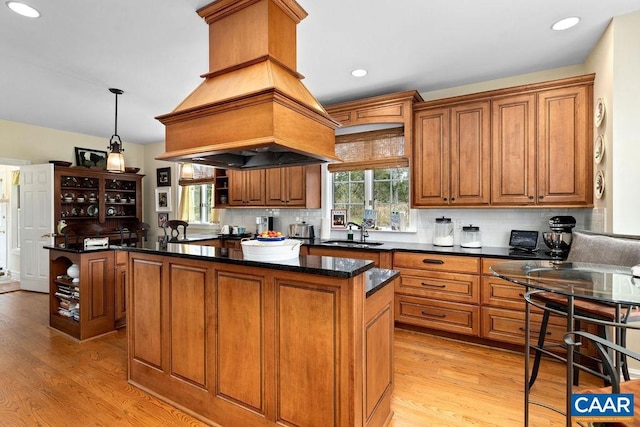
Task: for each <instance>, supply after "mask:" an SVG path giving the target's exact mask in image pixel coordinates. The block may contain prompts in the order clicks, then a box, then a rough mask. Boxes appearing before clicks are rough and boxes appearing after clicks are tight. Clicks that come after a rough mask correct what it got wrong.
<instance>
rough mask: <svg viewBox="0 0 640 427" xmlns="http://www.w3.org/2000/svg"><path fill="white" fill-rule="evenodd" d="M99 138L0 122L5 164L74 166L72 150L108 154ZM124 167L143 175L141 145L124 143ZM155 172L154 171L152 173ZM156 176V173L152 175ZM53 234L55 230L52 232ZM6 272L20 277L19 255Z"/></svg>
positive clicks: (11, 257)
mask: <svg viewBox="0 0 640 427" xmlns="http://www.w3.org/2000/svg"><path fill="white" fill-rule="evenodd" d="M110 136H111V135H105V137H104V138H99V137H95V136H90V135H82V134H78V133H73V132H66V131H61V130H57V129H50V128H44V127H40V126H33V125H28V124H24V123H18V122H11V121H8V120H0V153H1V156H2V158H3V159H5V163H7V164H13V165H18V164H25V161H26V162H30V163H32V164H38V163H47V162H48V161H49V160H64V161H69V162H72V163H73V164H75V150H74V148H75V147H81V148H92V149H95V150H102V151H107V146H108V145H109V137H110ZM123 146H124V148H125V152H124V156H125V163H126V165H127V166H132V167H139V168H141V171H140V173H144V171H145V168H144V163H145V161H144V159H145V158H144V150H143V146H142V145H140V144H130V143H127V142H126V141H125V142H124V143H123ZM154 171H155V170H154ZM154 173H155V172H154ZM142 188H143V191H144V188H145V180H144V179H143V181H142ZM15 199H17V197H15V198H11V200H10V201H9V203H10V206H12V207H14V208H15V203H17V202H16V200H15ZM51 231H54V230H51ZM8 268H9V269H10V270H11V271H12V273H13V272H16V273H17V274H19V269H20V252H19V250H15V251H10V253H9V260H8Z"/></svg>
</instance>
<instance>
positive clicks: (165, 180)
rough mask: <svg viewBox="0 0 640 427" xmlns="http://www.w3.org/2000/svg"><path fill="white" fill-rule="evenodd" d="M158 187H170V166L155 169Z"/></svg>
mask: <svg viewBox="0 0 640 427" xmlns="http://www.w3.org/2000/svg"><path fill="white" fill-rule="evenodd" d="M156 175H157V176H156V179H157V181H158V187H171V168H170V167H168V168H158V169H156Z"/></svg>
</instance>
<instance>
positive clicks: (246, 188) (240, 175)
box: [227, 169, 265, 206]
mask: <svg viewBox="0 0 640 427" xmlns="http://www.w3.org/2000/svg"><path fill="white" fill-rule="evenodd" d="M227 175H228V177H229V180H228V185H229V205H230V206H264V204H265V194H264V193H265V192H264V189H265V171H264V169H259V170H248V171H237V170H227Z"/></svg>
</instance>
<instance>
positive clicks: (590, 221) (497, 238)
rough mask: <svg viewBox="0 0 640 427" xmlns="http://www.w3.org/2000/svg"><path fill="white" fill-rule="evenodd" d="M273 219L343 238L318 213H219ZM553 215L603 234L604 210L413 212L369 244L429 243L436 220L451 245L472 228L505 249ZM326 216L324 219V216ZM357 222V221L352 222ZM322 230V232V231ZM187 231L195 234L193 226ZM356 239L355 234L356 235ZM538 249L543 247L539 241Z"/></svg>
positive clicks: (250, 224) (227, 220) (223, 218)
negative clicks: (446, 225) (400, 228)
mask: <svg viewBox="0 0 640 427" xmlns="http://www.w3.org/2000/svg"><path fill="white" fill-rule="evenodd" d="M260 215H267V216H273V217H274V228H275V229H276V230H280V231H283V232H286V230H287V226H288V225H289V224H292V223H296V222H301V221H305V222H306V223H308V224H312V225H314V228H315V232H316V237H320V236H322V237H323V238H334V239H335V238H346V234H347V232H346V230H330V231H328V230H327V229H326V228H328V224H329V221H328V218H326V219H323V211H322V210H321V209H264V208H261V209H221V211H220V223H221V224H230V225H239V226H244V227H246V228H247V231H249V232H255V229H256V224H255V218H256V216H260ZM556 215H571V216H573V217H575V219H576V229H578V230H592V231H599V232H602V231H604V224H605V215H606V209H604V208H596V209H586V208H585V209H551V208H549V209H526V208H518V209H493V208H492V209H416V210H414V211H413V212H412V215H411V228H412V231H406V232H397V231H375V230H373V231H370V232H369V235H370V237H369V239H370V240H379V241H397V242H419V243H432V242H433V224H434V222H435V219H436V218H440V217H442V216H445V217H447V218H451V220H452V221H453V223H454V225H455V227H454V228H455V230H454V244H455V245H457V244H459V242H460V234H461V230H462V227H463V226H465V225H470V224H472V225H475V226H478V227H480V232H481V234H482V245H483V246H497V247H503V246H508V243H509V234H510V231H511V230H538V231H540V232H543V231H549V218H551V217H553V216H556ZM326 216H328V215H326ZM355 222H360V221H355ZM323 226H324V227H325V230H322V227H323ZM190 229H194V230H197V229H198V227H197V226H196V225H192V226H191V227H190ZM355 233H356V238H358V232H357V231H356V232H355ZM540 239H541V240H540V243H539V245H540V247H541V248H542V247H544V243H543V242H542V237H540Z"/></svg>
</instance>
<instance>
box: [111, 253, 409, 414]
mask: <svg viewBox="0 0 640 427" xmlns="http://www.w3.org/2000/svg"><path fill="white" fill-rule="evenodd" d="M122 249H123V250H126V251H127V252H128V278H127V280H128V296H129V298H128V301H129V305H128V334H129V356H128V364H129V366H128V368H129V369H128V372H129V381H130V382H131V383H132V384H134V385H136V386H138V387H140V388H142V389H144V390H146V391H148V392H150V393H152V394H154V395H156V396H158V397H160V398H161V399H163V400H165V401H167V402H169V403H171V404H173V405H175V406H177V407H179V408H181V409H183V410H185V411H187V412H189V413H191V414H193V415H194V416H196V417H198V418H200V419H202V420H203V421H206V422H208V423H214V424H219V425H223V426H248V425H251V426H256V425H265V426H266V425H283V424H285V425H298V426H327V425H334V426H381V425H385V424H387V423H388V422H389V420H390V418H391V415H392V414H391V410H390V399H391V392H392V389H393V289H394V286H393V282H394V280H395V278H396V276H397V272H395V271H392V270H384V269H374V268H372V267H373V265H372V263H371V262H370V261H366V260H355V259H344V258H332V257H322V256H300V257H299V258H296V259H294V260H290V261H281V262H271V263H267V262H254V261H248V260H245V259H243V258H242V256H238V255H237V254H234V252H233V251H227V250H225V249H224V248H215V247H209V246H197V245H187V244H172V243H164V242H148V243H147V244H146V245H145V246H143V247H126V248H125V247H123V248H122Z"/></svg>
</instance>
